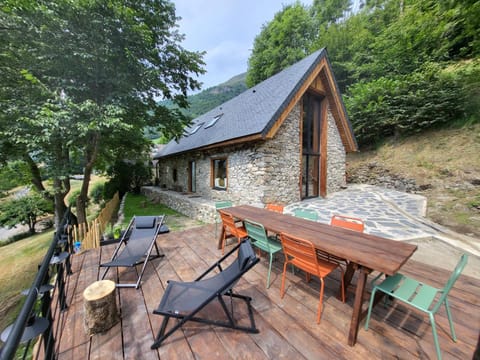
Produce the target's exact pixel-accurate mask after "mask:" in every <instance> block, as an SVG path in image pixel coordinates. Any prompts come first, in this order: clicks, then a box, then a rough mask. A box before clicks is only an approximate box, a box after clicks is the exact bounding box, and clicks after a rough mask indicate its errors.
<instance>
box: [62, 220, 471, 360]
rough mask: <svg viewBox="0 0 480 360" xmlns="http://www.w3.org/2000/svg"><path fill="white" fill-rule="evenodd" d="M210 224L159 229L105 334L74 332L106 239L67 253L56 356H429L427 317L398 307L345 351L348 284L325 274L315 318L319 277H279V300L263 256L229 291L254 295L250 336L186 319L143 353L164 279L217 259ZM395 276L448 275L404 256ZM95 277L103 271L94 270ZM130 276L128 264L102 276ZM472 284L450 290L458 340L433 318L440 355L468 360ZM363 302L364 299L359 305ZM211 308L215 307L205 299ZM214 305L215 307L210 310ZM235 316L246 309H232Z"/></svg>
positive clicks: (385, 311)
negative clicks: (69, 269)
mask: <svg viewBox="0 0 480 360" xmlns="http://www.w3.org/2000/svg"><path fill="white" fill-rule="evenodd" d="M214 229H215V228H214V225H207V226H203V227H199V228H193V229H190V230H187V231H182V232H172V233H169V234H164V235H160V236H159V237H158V239H157V244H158V245H159V247H160V248H161V250H162V251H163V252H164V253H165V257H164V258H161V259H155V260H153V261H151V262H149V264H148V266H147V270H146V272H145V274H144V276H143V283H142V287H141V288H140V289H138V290H135V289H125V288H122V289H117V290H118V291H117V296H118V307H119V309H120V311H121V321H120V323H118V324H117V325H115V326H114V327H113V328H112V329H110V330H109V331H107V332H105V333H104V334H99V335H94V336H92V337H88V336H87V335H86V333H85V331H84V328H83V321H84V315H83V297H82V293H83V291H84V289H85V288H86V287H87V286H88V285H89V284H91V283H92V282H94V281H96V280H97V279H98V277H99V267H98V265H99V263H100V262H104V261H106V260H107V259H109V258H110V255H111V253H112V251H113V248H114V245H110V246H108V247H103V248H101V249H95V250H89V251H85V252H82V253H80V254H76V255H74V256H73V258H72V263H73V271H74V274H73V275H70V277H69V282H68V288H67V296H68V305H69V308H68V310H67V311H65V312H63V313H62V316H61V318H59V319H55V321H56V324H55V326H56V327H57V329H58V330H57V336H56V339H57V354H58V358H59V359H82V360H83V359H104V358H107V357H108V358H111V359H160V358H166V359H176V358H181V359H194V358H208V359H215V358H218V359H228V358H232V359H233V358H235V359H237V358H249V359H277V358H282V357H283V358H287V359H293V358H294V359H301V358H305V359H332V358H334V359H393V358H400V359H411V358H420V359H429V358H435V357H436V356H435V348H434V344H433V336H432V333H431V328H430V325H429V322H428V317H426V316H424V315H423V314H421V313H418V312H416V311H414V310H412V309H410V308H407V307H406V306H404V305H400V304H395V303H394V306H393V307H387V308H385V307H383V306H382V305H381V304H379V305H378V306H377V307H376V308H374V311H373V314H372V320H371V325H370V329H369V331H365V330H364V328H363V324H364V321H362V323H361V328H360V330H359V334H358V340H357V344H356V345H355V346H354V347H350V346H348V344H347V336H348V331H349V326H350V319H351V314H352V307H353V298H354V285H355V283H356V280H355V278H354V280H353V286H350V287H349V289H348V292H347V294H348V298H347V303H345V304H344V303H342V302H341V301H340V300H338V299H337V297H336V294H337V292H338V289H339V272H336V273H334V274H333V276H332V277H331V278H330V277H329V278H327V279H326V282H325V285H326V290H325V297H324V307H323V314H322V320H321V323H320V324H319V325H317V324H316V322H315V314H316V310H317V305H318V296H319V292H318V289H319V283H318V281H317V280H312V281H311V282H310V283H306V282H305V278H304V276H302V274H300V273H298V272H296V274H295V275H293V274H292V273H291V272H289V274H288V281H287V291H286V294H285V297H284V299H280V283H281V274H282V267H283V259H282V257H281V256H277V261H275V262H274V267H273V269H272V279H271V286H270V289H268V290H267V289H266V288H265V282H266V274H267V267H268V261H267V260H266V259H265V258H264V257H262V261H261V262H260V263H259V264H258V265H257V266H255V267H254V268H253V269H252V270H251V271H249V272H248V273H247V274H246V275H245V276H244V277H243V278H242V279H241V280H240V282H239V283H238V284H237V287H236V291H237V292H240V293H244V294H247V295H249V296H251V297H252V298H253V302H252V305H253V308H254V315H255V322H256V325H257V327H258V329H259V330H260V333H259V334H245V333H241V332H235V331H232V330H230V329H224V328H216V327H212V326H207V325H200V324H195V323H191V324H188V325H186V326H184V327H183V329H182V330H181V331H177V332H176V334H174V335H173V336H171V337H170V338H168V339H167V340H166V341H165V342H164V344H163V345H162V346H161V347H160V348H159V349H158V350H151V349H150V346H151V345H152V343H153V340H154V337H155V335H156V333H157V331H158V329H159V328H160V324H161V320H162V317H161V316H158V315H153V314H152V312H153V310H154V308H156V307H157V306H158V304H159V302H160V299H161V297H162V294H163V291H164V289H165V287H166V282H167V280H169V279H174V280H185V281H190V280H193V279H194V278H196V277H197V276H198V275H199V274H201V273H202V272H203V271H204V270H205V269H207V268H208V266H210V265H211V264H213V263H214V262H215V261H216V260H217V259H219V258H220V256H221V251H220V250H217V248H216V245H217V240H216V239H215V237H214ZM402 272H403V273H405V274H407V275H411V276H414V277H416V278H418V279H419V280H424V281H426V282H428V283H430V284H432V285H436V286H439V287H440V286H443V284H444V282H445V281H446V279H447V278H448V276H449V272H448V271H444V270H442V269H440V268H436V267H432V266H426V265H424V264H421V263H418V262H415V261H413V260H410V261H409V262H407V264H405V266H404V267H403V268H402ZM102 273H103V272H102ZM115 277H120V279H121V280H122V281H126V280H129V279H135V277H136V273H135V271H134V270H133V269H129V270H127V271H124V270H121V271H119V272H118V273H117V274H116V275H115V271H110V272H109V274H108V276H107V278H109V279H112V280H115V281H116V280H117V279H116V278H115ZM479 289H480V281H479V280H477V279H474V278H471V277H468V276H465V275H462V276H461V277H460V279H459V281H458V282H457V283H456V285H455V287H454V289H453V290H452V291H451V293H450V297H449V300H450V305H451V309H452V313H453V318H454V323H455V330H456V332H457V337H458V342H457V343H454V342H453V341H452V340H451V339H450V336H449V327H448V320H447V318H446V313H445V311H444V308H442V310H440V312H439V314H438V315H437V324H438V327H439V341H440V346H441V349H442V354H443V357H444V359H471V358H472V354H473V352H474V350H475V346H476V343H477V340H478V336H479V329H480V296H479V295H480V294H479ZM367 301H368V299H367V298H366V299H364V308H366V306H367ZM212 305H213V307H214V304H212ZM213 309H214V308H213ZM238 316H239V317H246V314H245V313H244V312H243V311H242V309H239V312H238Z"/></svg>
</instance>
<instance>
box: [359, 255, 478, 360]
mask: <svg viewBox="0 0 480 360" xmlns="http://www.w3.org/2000/svg"><path fill="white" fill-rule="evenodd" d="M467 260H468V256H467V254H463V255H462V257H461V258H460V260H459V262H458V264H457V266H456V267H455V270H454V271H453V272H452V274H451V275H450V278H449V279H448V281H447V284H446V285H445V287H444V288H443V289H437V288H434V287H432V286H430V285H427V284H424V283H421V282H419V281H417V280H414V279H411V278H409V277H407V276H405V275H402V274H400V273H397V274H395V275H393V276H389V277H387V278H386V279H385V280H383V281H382V282H381V283H380V284H378V285H375V286H374V288H373V290H372V295H371V297H370V305H369V307H368V314H367V321H366V323H365V330H368V323H369V321H370V315H371V313H372V307H373V301H374V299H375V293H376V292H377V291H381V292H383V293H385V294H386V295H387V296H389V297H393V298H395V299H398V300H400V301H403V302H404V303H406V304H408V305H411V306H413V307H414V308H416V309H418V310H420V311H423V312H424V313H427V314H428V316H429V317H430V323H431V325H432V332H433V340H434V342H435V350H436V351H437V358H438V359H441V358H442V354H441V352H440V345H439V344H438V336H437V326H436V325H435V314H436V313H437V311H438V309H439V308H440V306H441V305H442V304H445V309H446V311H447V316H448V322H449V323H450V332H451V333H452V339H453V341H455V342H456V341H457V336H456V335H455V329H454V328H453V321H452V314H451V313H450V307H449V305H448V299H447V295H448V293H449V292H450V290H451V289H452V287H453V285H454V284H455V281H457V279H458V277H459V276H460V274H461V273H462V271H463V268H464V267H465V265H466V264H467ZM437 295H440V296H439V297H438V301H437V302H436V303H435V305H433V307H432V304H433V303H434V302H435V298H436V297H437ZM430 308H431V310H430Z"/></svg>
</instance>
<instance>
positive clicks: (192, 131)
mask: <svg viewBox="0 0 480 360" xmlns="http://www.w3.org/2000/svg"><path fill="white" fill-rule="evenodd" d="M203 124H204V123H203V122H202V123H200V124H197V125H194V126H193V127H192V128H191V129H186V130H185V131H184V133H183V135H184V136H187V137H188V136H190V135H193V134H195V133H196V132H197V131H198V129H200V128H201V127H202V125H203Z"/></svg>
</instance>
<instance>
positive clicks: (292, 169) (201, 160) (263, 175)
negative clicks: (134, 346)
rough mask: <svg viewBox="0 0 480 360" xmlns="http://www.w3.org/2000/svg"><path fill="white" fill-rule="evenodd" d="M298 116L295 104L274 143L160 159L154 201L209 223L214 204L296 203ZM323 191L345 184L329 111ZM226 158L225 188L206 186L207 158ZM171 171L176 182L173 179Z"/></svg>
mask: <svg viewBox="0 0 480 360" xmlns="http://www.w3.org/2000/svg"><path fill="white" fill-rule="evenodd" d="M300 114H301V105H300V103H299V104H297V105H296V106H295V107H294V108H293V109H292V111H291V112H290V114H289V115H288V116H287V118H286V119H285V121H284V123H283V124H282V126H280V128H279V130H278V132H277V134H276V135H275V137H274V138H273V139H270V140H265V141H256V142H251V143H247V144H242V145H236V146H229V147H224V148H221V149H216V150H208V151H203V152H198V151H197V152H189V153H187V154H184V155H179V156H173V157H169V158H165V159H160V161H159V184H160V188H161V189H162V190H163V191H158V193H156V194H154V195H153V192H152V191H151V190H148V191H147V192H148V193H149V194H150V195H151V196H155V198H156V199H157V200H158V201H161V202H162V203H164V204H166V205H168V206H169V207H171V208H173V209H175V210H177V211H179V212H181V213H183V214H185V215H188V216H191V217H193V218H197V219H199V220H202V221H205V222H211V221H213V220H212V219H213V217H214V216H215V206H214V204H215V201H219V200H231V201H232V202H233V203H234V204H235V205H241V204H250V205H256V206H264V204H266V203H269V202H278V203H285V204H291V203H293V202H297V201H300V200H301V198H300V185H299V182H300V167H301V144H300V138H301V136H300V128H301V126H300ZM327 147H328V156H327V167H328V168H327V172H328V173H327V192H329V193H330V192H334V191H336V190H338V189H340V188H341V187H342V186H345V149H344V147H343V144H342V141H341V139H340V135H339V133H338V129H337V127H336V125H335V121H334V119H333V116H332V115H331V113H330V111H329V114H328V144H327ZM218 150H220V152H217V151H218ZM219 157H225V158H227V172H228V175H227V181H228V185H227V189H226V190H218V189H212V187H211V159H212V158H219ZM189 161H195V163H196V192H195V194H186V193H185V192H186V191H187V189H188V163H189ZM174 173H176V178H174Z"/></svg>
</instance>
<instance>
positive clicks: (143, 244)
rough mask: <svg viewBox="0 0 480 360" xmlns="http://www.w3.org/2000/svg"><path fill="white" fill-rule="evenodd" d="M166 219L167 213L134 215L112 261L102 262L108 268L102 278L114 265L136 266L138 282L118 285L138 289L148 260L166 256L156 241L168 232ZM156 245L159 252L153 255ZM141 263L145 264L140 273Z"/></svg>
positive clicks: (102, 265)
mask: <svg viewBox="0 0 480 360" xmlns="http://www.w3.org/2000/svg"><path fill="white" fill-rule="evenodd" d="M164 219H165V215H161V216H134V217H133V218H132V220H131V221H130V224H129V225H128V228H127V230H126V231H125V233H124V234H123V236H122V238H121V239H120V242H119V243H118V245H117V247H116V248H115V251H114V252H113V255H112V258H111V259H110V261H109V262H106V263H103V264H100V267H104V268H106V269H105V272H104V273H103V276H102V280H103V279H104V278H105V276H106V275H107V272H108V270H110V268H112V267H117V268H118V267H134V268H135V271H136V272H137V276H138V279H137V282H136V283H118V284H117V287H134V288H135V289H138V287H139V286H140V283H141V281H142V276H143V273H144V272H145V267H146V266H147V262H148V260H151V259H155V258H158V257H163V256H164V255H163V254H160V252H159V250H158V246H157V243H156V242H155V240H156V239H157V235H158V234H160V233H164V232H168V228H166V226H165V225H163V221H164ZM154 247H155V250H156V252H157V253H156V254H154V255H152V254H151V253H152V250H153V248H154ZM140 264H143V266H142V270H141V272H140V274H139V273H138V270H137V265H140Z"/></svg>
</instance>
